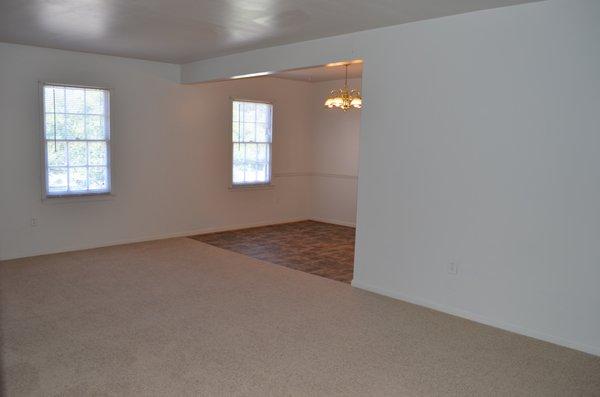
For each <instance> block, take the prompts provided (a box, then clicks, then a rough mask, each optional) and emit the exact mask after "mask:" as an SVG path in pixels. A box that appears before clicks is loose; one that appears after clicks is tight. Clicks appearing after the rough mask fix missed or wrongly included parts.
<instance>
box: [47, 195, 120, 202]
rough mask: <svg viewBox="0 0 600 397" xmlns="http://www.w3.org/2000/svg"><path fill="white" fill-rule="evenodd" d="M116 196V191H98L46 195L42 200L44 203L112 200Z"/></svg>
mask: <svg viewBox="0 0 600 397" xmlns="http://www.w3.org/2000/svg"><path fill="white" fill-rule="evenodd" d="M114 198H115V195H114V193H96V194H81V195H67V196H45V197H43V198H42V202H43V203H44V204H68V203H92V202H96V201H107V200H112V199H114Z"/></svg>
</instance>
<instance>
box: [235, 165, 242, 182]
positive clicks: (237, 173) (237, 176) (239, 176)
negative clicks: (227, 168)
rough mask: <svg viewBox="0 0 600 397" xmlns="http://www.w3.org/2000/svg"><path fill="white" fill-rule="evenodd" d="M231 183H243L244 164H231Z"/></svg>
mask: <svg viewBox="0 0 600 397" xmlns="http://www.w3.org/2000/svg"><path fill="white" fill-rule="evenodd" d="M233 183H238V184H239V183H244V165H243V164H234V165H233Z"/></svg>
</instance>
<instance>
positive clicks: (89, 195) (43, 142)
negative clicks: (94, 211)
mask: <svg viewBox="0 0 600 397" xmlns="http://www.w3.org/2000/svg"><path fill="white" fill-rule="evenodd" d="M45 86H57V87H65V88H88V89H95V90H103V91H106V92H107V93H108V98H107V99H106V114H105V125H106V126H108V139H107V140H106V166H107V183H108V190H107V191H102V192H82V193H69V194H49V192H48V152H47V150H48V149H47V143H48V140H47V139H46V122H45V118H46V115H45V107H44V106H45V103H44V87H45ZM38 93H39V94H38V96H39V111H38V115H39V131H40V132H39V137H40V146H41V153H42V161H41V169H42V172H41V174H42V200H43V201H46V200H55V199H61V200H60V201H63V200H68V199H73V200H85V199H95V198H100V199H101V198H108V197H111V196H114V191H113V185H112V180H113V167H112V140H113V125H114V123H113V117H112V106H111V102H112V98H113V89H112V88H108V87H103V86H93V85H82V84H70V83H61V82H55V81H39V82H38Z"/></svg>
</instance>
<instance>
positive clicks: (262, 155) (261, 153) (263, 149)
mask: <svg viewBox="0 0 600 397" xmlns="http://www.w3.org/2000/svg"><path fill="white" fill-rule="evenodd" d="M267 150H268V145H267V144H266V143H261V144H260V145H258V153H257V157H256V159H257V160H258V161H260V162H261V163H266V162H267V160H268V158H267Z"/></svg>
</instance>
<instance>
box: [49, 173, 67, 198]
mask: <svg viewBox="0 0 600 397" xmlns="http://www.w3.org/2000/svg"><path fill="white" fill-rule="evenodd" d="M67 187H68V179H67V168H66V167H60V168H59V167H50V168H48V191H49V192H51V193H58V192H65V191H66V190H67Z"/></svg>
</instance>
